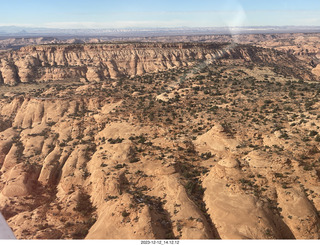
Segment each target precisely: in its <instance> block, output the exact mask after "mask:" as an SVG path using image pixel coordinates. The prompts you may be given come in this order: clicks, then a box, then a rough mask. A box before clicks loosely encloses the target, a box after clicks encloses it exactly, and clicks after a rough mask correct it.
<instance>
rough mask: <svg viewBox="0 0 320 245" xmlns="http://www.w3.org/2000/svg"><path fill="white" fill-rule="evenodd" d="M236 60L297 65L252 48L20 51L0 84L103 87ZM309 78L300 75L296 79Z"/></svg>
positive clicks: (4, 63) (1, 64)
mask: <svg viewBox="0 0 320 245" xmlns="http://www.w3.org/2000/svg"><path fill="white" fill-rule="evenodd" d="M217 59H240V60H243V61H247V62H250V61H252V62H263V63H282V65H285V66H287V67H288V66H289V67H294V69H295V70H299V68H298V63H299V62H298V61H297V60H296V58H294V57H290V56H288V55H286V54H284V53H279V52H277V51H274V50H267V49H262V48H257V47H254V46H244V45H242V46H235V47H231V46H230V45H228V44H188V43H184V44H182V43H169V44H164V43H161V44H159V43H153V44H149V43H146V44H143V43H140V44H135V43H131V44H85V45H42V46H28V47H23V48H21V49H20V50H19V51H12V52H10V53H7V54H5V55H3V57H2V58H0V83H3V84H8V85H16V84H18V83H24V82H43V81H58V80H66V79H73V80H87V81H89V82H93V81H98V82H99V81H103V80H106V79H108V78H119V77H121V76H134V75H142V74H144V73H150V72H151V73H152V72H158V71H161V70H167V69H170V68H178V67H187V66H191V65H193V64H194V63H196V62H199V61H214V60H217ZM302 73H304V74H303V76H304V77H306V78H310V76H312V75H310V74H306V73H307V72H306V71H299V72H298V73H297V74H298V75H301V74H302Z"/></svg>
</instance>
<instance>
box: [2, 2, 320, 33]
mask: <svg viewBox="0 0 320 245" xmlns="http://www.w3.org/2000/svg"><path fill="white" fill-rule="evenodd" d="M11 25H15V26H26V27H48V28H63V29H68V28H159V27H231V26H287V25H290V26H320V0H158V1H156V0H131V1H129V0H113V1H110V0H50V1H48V0H0V26H11Z"/></svg>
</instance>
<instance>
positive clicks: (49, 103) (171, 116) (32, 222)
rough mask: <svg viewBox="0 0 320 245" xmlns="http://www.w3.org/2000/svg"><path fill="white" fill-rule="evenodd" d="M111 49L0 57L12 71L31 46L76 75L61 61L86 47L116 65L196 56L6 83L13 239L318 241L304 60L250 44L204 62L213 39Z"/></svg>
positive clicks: (312, 121)
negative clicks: (92, 75)
mask: <svg viewBox="0 0 320 245" xmlns="http://www.w3.org/2000/svg"><path fill="white" fill-rule="evenodd" d="M113 45H114V47H113V46H112V45H111V44H108V45H105V44H104V45H89V46H87V45H81V46H78V45H75V46H74V45H72V46H65V45H64V46H54V47H52V46H37V47H28V48H25V49H22V50H20V51H18V52H12V53H11V54H10V56H8V57H9V58H8V57H7V58H5V60H7V61H8V62H9V61H10V60H11V62H13V63H11V64H12V66H13V65H16V64H18V63H19V62H18V61H19V60H20V61H21V60H22V58H21V59H19V58H18V56H17V55H18V54H21V53H20V52H27V51H26V50H29V51H30V52H29V53H30V57H34V56H33V55H35V54H38V55H39V57H38V58H35V57H34V60H35V64H37V66H31V67H39V70H41V69H43V68H45V67H51V62H61V63H59V64H61V65H60V66H59V67H58V68H60V69H61V70H62V69H66V71H69V69H75V70H74V72H75V71H76V70H77V69H80V68H79V67H81V66H80V64H79V65H77V63H72V65H70V64H69V63H66V62H67V61H68V62H69V61H70V62H71V61H73V62H76V61H77V60H78V61H79V62H80V60H81V57H82V58H83V56H82V55H84V51H81V50H84V49H88V50H91V51H90V52H92V53H90V52H89V51H88V50H87V51H86V52H85V53H86V54H90V55H91V56H92V59H94V57H96V59H98V60H101V59H102V58H101V57H102V55H110V54H113V55H114V56H113V57H117V59H115V58H114V59H115V60H117V62H120V61H121V62H125V59H126V57H131V56H125V55H124V54H125V53H128V54H130V55H131V54H132V52H133V51H134V52H135V53H136V54H137V55H138V54H139V57H143V56H142V54H144V55H145V56H144V57H146V58H145V59H146V60H147V54H148V55H149V54H151V53H150V52H151V51H150V50H155V47H158V48H159V49H160V50H163V51H162V52H163V53H161V57H169V56H166V55H169V53H170V55H171V56H170V57H171V60H172V59H173V58H172V57H173V54H176V56H175V57H176V58H175V60H176V61H177V62H178V63H179V62H182V61H181V59H182V58H180V60H179V59H177V57H194V55H195V54H197V55H200V54H202V61H201V62H194V60H195V59H196V58H192V59H191V62H190V64H187V63H186V64H184V65H183V66H179V68H172V69H170V70H167V68H168V67H165V66H164V68H165V71H162V72H161V71H158V72H154V73H152V74H151V73H150V74H144V75H141V76H135V77H122V78H121V79H116V78H115V79H114V80H112V81H109V80H107V81H100V80H98V81H97V82H91V83H76V82H72V83H70V81H68V80H65V81H63V82H56V81H52V82H50V83H40V84H26V83H20V84H17V86H12V87H8V86H2V87H1V90H0V210H1V212H2V214H3V215H4V217H5V218H6V219H7V221H8V223H9V225H10V226H11V227H12V229H13V231H14V233H15V235H16V236H17V237H18V238H20V239H79V238H81V239H82V238H87V239H168V238H169V239H220V238H221V239H319V238H320V218H319V211H320V186H319V181H320V179H319V178H320V146H319V142H320V131H319V129H320V124H319V118H320V114H319V109H320V101H319V93H320V84H319V82H316V81H312V82H308V81H302V80H299V79H298V75H299V74H304V75H308V73H305V72H304V73H303V70H302V68H303V67H307V66H303V63H301V61H298V60H296V59H295V58H294V57H293V56H288V55H284V54H283V53H281V52H277V51H270V50H266V49H262V48H254V47H250V46H240V47H235V48H233V49H232V50H231V48H230V49H227V48H225V54H224V56H222V58H221V59H219V60H218V61H217V62H206V59H205V58H203V57H206V56H207V55H208V56H209V57H213V54H215V55H217V56H218V54H219V52H218V50H221V49H218V48H217V47H220V46H219V45H216V46H212V44H207V45H200V46H198V45H191V46H190V44H189V46H183V45H182V46H180V47H181V48H177V46H175V45H177V44H145V45H142V46H137V47H132V45H137V44H122V45H119V44H113ZM117 45H118V46H119V47H118V49H117V48H116V47H117ZM123 45H124V46H123ZM128 45H129V46H130V45H131V49H130V50H129V49H123V50H122V49H121V48H123V47H128ZM150 45H151V47H153V48H152V49H146V47H147V46H148V47H150ZM185 45H187V44H185ZM159 46H160V47H159ZM110 47H113V48H112V50H111V51H110V50H108V48H110ZM139 47H140V48H141V47H142V48H141V50H140V49H139ZM172 47H175V48H174V49H173V48H172ZM54 48H57V49H58V48H60V51H59V52H60V55H59V56H57V55H56V54H57V53H59V52H58V51H57V50H56V49H54ZM79 48H80V51H77V52H76V51H75V50H79ZM171 48H172V49H173V50H177V51H175V53H174V52H173V51H172V50H171ZM205 48H206V49H205ZM37 49H40V51H41V50H46V52H42V51H41V52H40V51H37ZM69 49H70V50H69ZM74 49H75V50H74ZM96 49H98V50H99V52H97V51H96ZM103 49H105V50H104V51H103ZM24 50H25V51H24ZM48 50H52V52H51V55H49V54H50V52H48ZM67 50H69V51H67ZM114 50H116V51H117V52H116V51H114ZM146 50H149V51H148V52H147V51H146ZM208 50H209V51H210V50H211V51H210V52H209V51H208ZM212 50H214V52H212ZM169 51H170V52H169ZM196 51H197V52H196ZM200 51H201V52H200ZM205 51H206V52H208V53H209V54H207V53H206V52H205ZM159 52H160V51H159ZM166 52H167V53H166ZM115 53H116V54H117V55H120V54H123V57H122V56H121V57H120V56H116V54H115ZM40 54H42V56H41V55H40ZM62 54H63V55H62ZM71 54H73V55H74V56H72V55H71ZM165 54H166V55H165ZM178 54H180V56H178ZM187 54H188V55H189V56H187ZM183 55H184V56H183ZM222 55H223V54H222ZM91 56H88V57H87V61H86V62H89V61H88V60H89V57H91ZM28 57H29V56H28ZM41 57H43V58H41ZM57 57H60V58H59V59H58V58H57ZM70 57H71V58H70ZM76 57H79V58H76ZM108 57H109V56H108ZM195 57H196V56H195ZM239 57H241V58H239ZM62 58H64V59H62ZM120 58H121V59H120ZM151 58H152V57H151ZM151 58H150V57H149V58H148V59H151ZM200 58H201V57H200ZM30 59H32V58H30ZM83 59H84V58H83ZM154 59H155V58H152V59H151V60H153V62H155V63H154V64H153V63H151V61H150V63H149V65H150V67H151V66H152V65H153V67H156V66H158V63H156V61H154ZM163 59H164V58H163ZM37 60H38V61H39V60H44V61H46V62H47V63H46V65H43V66H42V65H40V64H38V63H37ZM186 60H187V59H186ZM214 61H216V60H215V59H214ZM83 62H84V61H83ZM90 62H91V61H90ZM92 62H93V61H92ZM100 62H101V63H102V64H104V65H103V67H105V63H103V61H100ZM167 62H168V64H169V63H170V62H169V61H168V60H167ZM186 62H187V61H186ZM192 62H194V63H192ZM129 63H130V62H129ZM178 63H177V64H178ZM62 64H65V66H62ZM121 64H126V63H121ZM146 64H148V63H145V66H144V67H148V66H147V65H146ZM179 64H180V63H179ZM300 65H301V67H300ZM177 66H178V65H177ZM123 67H124V68H126V66H125V65H123ZM133 67H134V66H133ZM124 68H123V70H121V69H120V68H118V72H119V73H120V71H121V72H124V71H129V70H130V69H129V68H126V69H127V70H124ZM37 69H38V68H37ZM144 69H146V68H144ZM150 69H151V68H150ZM153 69H154V68H153ZM39 70H38V71H39ZM84 70H85V68H84ZM109 71H110V69H109ZM16 72H17V73H16V75H17V76H18V77H19V78H20V77H21V75H19V74H22V73H21V69H20V70H19V69H18V68H17V70H16ZM79 72H80V71H79ZM119 73H117V74H115V75H117V76H118V74H119ZM24 74H30V73H29V70H28V72H26V73H24ZM37 74H38V73H37V72H35V73H33V75H34V76H36V75H37ZM66 74H67V73H66ZM74 74H75V75H74V76H75V77H76V75H77V74H80V73H74ZM86 74H87V73H86ZM70 76H71V75H70ZM115 227H116V229H115Z"/></svg>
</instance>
